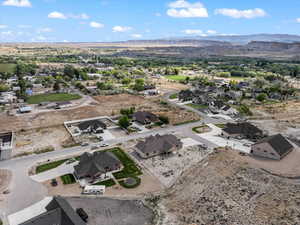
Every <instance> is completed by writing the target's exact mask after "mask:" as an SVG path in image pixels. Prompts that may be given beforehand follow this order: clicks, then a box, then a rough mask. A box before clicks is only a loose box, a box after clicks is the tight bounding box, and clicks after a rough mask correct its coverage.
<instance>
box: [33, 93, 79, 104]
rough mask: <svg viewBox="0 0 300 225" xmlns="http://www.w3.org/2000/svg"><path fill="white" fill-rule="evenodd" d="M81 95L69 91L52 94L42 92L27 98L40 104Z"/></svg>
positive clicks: (73, 98)
mask: <svg viewBox="0 0 300 225" xmlns="http://www.w3.org/2000/svg"><path fill="white" fill-rule="evenodd" d="M80 98H81V96H80V95H78V94H68V93H52V94H41V95H33V96H30V97H29V98H28V99H27V102H28V103H29V104H39V103H41V102H63V101H71V100H77V99H80Z"/></svg>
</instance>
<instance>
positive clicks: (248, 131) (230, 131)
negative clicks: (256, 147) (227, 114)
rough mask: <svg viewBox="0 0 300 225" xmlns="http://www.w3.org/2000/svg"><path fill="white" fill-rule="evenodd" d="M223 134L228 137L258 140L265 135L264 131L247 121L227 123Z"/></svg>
mask: <svg viewBox="0 0 300 225" xmlns="http://www.w3.org/2000/svg"><path fill="white" fill-rule="evenodd" d="M221 135H222V136H224V137H226V138H239V139H243V138H246V139H250V140H258V139H260V138H262V137H263V131H262V130H260V129H259V128H257V127H256V126H254V125H252V124H251V123H247V122H244V123H236V124H235V123H227V124H226V127H225V128H224V129H223V130H222V133H221Z"/></svg>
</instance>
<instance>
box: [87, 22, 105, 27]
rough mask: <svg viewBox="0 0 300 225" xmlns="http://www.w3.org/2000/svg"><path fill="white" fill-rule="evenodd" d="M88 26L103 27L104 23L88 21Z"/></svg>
mask: <svg viewBox="0 0 300 225" xmlns="http://www.w3.org/2000/svg"><path fill="white" fill-rule="evenodd" d="M90 27H93V28H102V27H104V25H103V24H102V23H97V22H94V21H92V22H90Z"/></svg>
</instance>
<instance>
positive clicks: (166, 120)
mask: <svg viewBox="0 0 300 225" xmlns="http://www.w3.org/2000/svg"><path fill="white" fill-rule="evenodd" d="M159 120H160V121H161V122H163V123H164V124H169V123H170V120H169V118H168V117H167V116H159Z"/></svg>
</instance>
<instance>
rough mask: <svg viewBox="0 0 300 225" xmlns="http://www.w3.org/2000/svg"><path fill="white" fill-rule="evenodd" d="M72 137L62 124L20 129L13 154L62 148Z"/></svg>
mask: <svg viewBox="0 0 300 225" xmlns="http://www.w3.org/2000/svg"><path fill="white" fill-rule="evenodd" d="M70 139H71V136H70V134H69V133H68V132H67V130H66V129H65V127H63V126H62V125H61V126H55V127H48V128H38V129H32V130H26V131H19V132H17V133H16V140H15V148H14V150H13V155H17V154H20V153H23V152H32V151H36V150H41V149H45V148H47V147H53V148H54V149H60V148H61V147H62V144H64V143H66V142H67V141H69V140H70Z"/></svg>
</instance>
